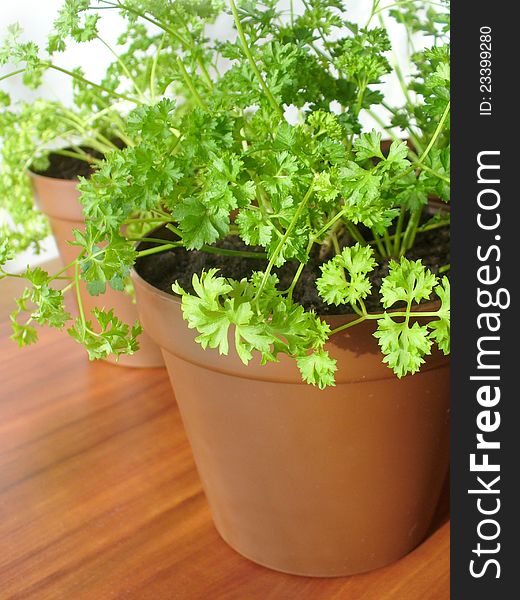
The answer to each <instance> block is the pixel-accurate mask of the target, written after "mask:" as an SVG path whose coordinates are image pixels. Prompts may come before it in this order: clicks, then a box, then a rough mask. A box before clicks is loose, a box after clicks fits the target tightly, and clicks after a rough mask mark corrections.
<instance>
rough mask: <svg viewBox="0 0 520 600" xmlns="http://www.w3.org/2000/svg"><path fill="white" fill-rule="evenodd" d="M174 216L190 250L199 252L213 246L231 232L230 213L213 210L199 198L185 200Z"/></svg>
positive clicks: (222, 210) (175, 210)
mask: <svg viewBox="0 0 520 600" xmlns="http://www.w3.org/2000/svg"><path fill="white" fill-rule="evenodd" d="M172 214H173V217H174V218H175V219H177V220H178V221H179V228H180V230H181V231H182V234H183V235H182V239H183V241H184V243H185V244H186V248H188V250H193V249H194V250H199V249H200V248H202V246H204V245H205V244H213V243H214V242H216V241H217V240H218V239H219V238H221V237H224V236H225V235H227V233H228V232H229V212H228V211H227V210H224V209H219V208H216V209H213V210H212V209H210V208H208V207H207V206H205V205H204V204H203V203H202V202H201V201H200V200H199V199H198V198H194V197H190V198H185V199H184V200H182V201H181V203H180V204H178V205H177V206H176V207H175V208H174V210H173V212H172Z"/></svg>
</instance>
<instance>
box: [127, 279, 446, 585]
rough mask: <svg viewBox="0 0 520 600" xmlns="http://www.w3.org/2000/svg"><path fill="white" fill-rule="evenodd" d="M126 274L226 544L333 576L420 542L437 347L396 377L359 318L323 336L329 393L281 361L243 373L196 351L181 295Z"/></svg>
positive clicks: (438, 379) (437, 488)
mask: <svg viewBox="0 0 520 600" xmlns="http://www.w3.org/2000/svg"><path fill="white" fill-rule="evenodd" d="M132 277H133V281H134V286H135V290H136V296H137V305H138V310H139V313H140V317H141V322H142V324H143V326H144V329H145V330H146V331H147V333H148V334H149V335H150V337H151V338H152V339H153V340H155V341H156V342H157V343H158V344H159V346H161V349H162V351H163V355H164V359H165V363H166V367H167V369H168V373H169V376H170V379H171V382H172V386H173V389H174V392H175V396H176V399H177V403H178V405H179V409H180V412H181V415H182V418H183V421H184V425H185V428H186V432H187V435H188V438H189V440H190V443H191V446H192V449H193V454H194V457H195V461H196V464H197V468H198V471H199V475H200V478H201V480H202V484H203V487H204V490H205V493H206V496H207V498H208V502H209V505H210V508H211V512H212V515H213V520H214V523H215V526H216V528H217V530H218V531H219V533H220V534H221V536H222V537H223V538H224V540H225V541H226V542H227V543H228V544H229V545H230V546H232V547H233V548H234V549H235V550H237V551H238V552H239V553H240V554H242V555H244V556H246V557H247V558H249V559H251V560H253V561H254V562H257V563H259V564H261V565H264V566H267V567H270V568H272V569H276V570H279V571H284V572H287V573H292V574H297V575H307V576H324V577H331V576H343V575H351V574H353V573H360V572H363V571H368V570H371V569H375V568H378V567H382V566H383V565H386V564H389V563H391V562H393V561H395V560H397V559H399V558H400V557H402V556H404V555H405V554H407V553H408V552H410V551H411V550H412V549H413V548H415V547H416V546H417V545H418V544H419V543H420V542H421V541H422V540H423V539H424V537H425V535H426V534H427V531H428V528H429V526H430V523H431V520H432V516H433V514H434V511H435V508H436V505H437V502H438V499H439V495H440V492H441V488H442V485H443V482H444V480H445V477H446V474H447V470H448V463H449V448H448V445H449V425H448V417H449V408H450V390H449V362H448V360H447V359H446V358H445V357H444V356H443V355H441V354H440V353H435V354H433V355H432V356H430V357H428V358H427V360H426V364H425V365H423V368H422V370H421V372H420V373H418V374H416V375H413V376H407V377H404V378H403V379H401V380H399V379H397V378H396V376H395V375H394V374H393V373H392V372H391V371H390V369H389V368H388V367H387V366H386V365H384V364H383V362H382V356H381V353H380V351H379V347H378V344H377V341H376V339H375V338H374V337H373V335H372V333H373V331H374V329H373V327H374V325H373V323H371V322H365V323H363V324H361V325H359V326H357V327H354V328H352V329H349V330H345V331H344V332H342V333H339V334H337V335H335V336H333V338H332V339H331V341H330V342H329V343H328V344H327V349H328V350H329V351H330V353H331V354H332V356H333V357H334V358H336V360H337V361H338V372H337V373H336V387H332V388H328V389H326V390H318V389H317V388H314V387H312V386H310V385H307V384H304V383H302V381H301V377H300V374H299V372H298V370H297V368H296V366H295V364H294V361H292V360H290V359H288V358H287V357H285V356H283V357H282V358H281V360H280V362H279V363H269V364H268V365H265V366H261V365H260V363H259V361H258V360H254V361H252V362H251V363H250V364H249V365H248V366H247V367H246V366H244V365H243V364H242V363H241V362H240V360H239V358H238V356H236V354H230V355H229V356H227V357H223V356H220V355H219V354H218V353H217V351H216V350H205V351H204V350H202V348H201V347H200V346H199V345H198V344H197V343H196V342H195V341H194V338H195V337H196V335H197V333H196V332H194V331H193V330H189V329H188V327H187V325H186V323H185V322H184V321H183V318H182V313H181V308H180V299H179V298H178V297H175V296H172V295H169V294H166V293H165V292H162V291H160V290H158V289H157V288H155V287H153V286H151V285H150V284H149V283H147V282H146V281H145V280H144V279H142V278H141V277H140V276H139V274H138V273H136V272H135V271H134V272H133V274H132ZM425 308H427V307H426V306H425ZM348 318H351V317H349V316H341V317H330V318H328V319H327V320H328V321H329V322H330V323H331V324H332V325H333V326H337V325H339V324H340V323H342V322H345V321H346V320H347V319H348ZM231 347H232V346H231Z"/></svg>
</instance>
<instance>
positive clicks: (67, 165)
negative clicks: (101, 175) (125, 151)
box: [34, 148, 103, 181]
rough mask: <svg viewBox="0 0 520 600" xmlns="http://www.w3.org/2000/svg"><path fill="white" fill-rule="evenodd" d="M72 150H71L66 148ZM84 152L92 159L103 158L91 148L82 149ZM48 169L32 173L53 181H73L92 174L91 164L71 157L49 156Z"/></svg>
mask: <svg viewBox="0 0 520 600" xmlns="http://www.w3.org/2000/svg"><path fill="white" fill-rule="evenodd" d="M66 149H67V150H72V148H66ZM83 150H85V152H88V154H90V156H92V158H103V155H102V154H101V153H100V152H97V151H96V150H92V149H91V148H83ZM49 162H50V165H49V168H48V169H46V170H45V171H34V172H35V173H38V175H43V176H44V177H52V178H53V179H66V180H68V181H73V180H74V179H78V177H90V176H91V175H92V173H93V172H94V167H93V165H92V164H90V163H88V162H87V161H85V160H80V159H79V158H73V157H71V156H62V155H61V154H54V153H51V154H49Z"/></svg>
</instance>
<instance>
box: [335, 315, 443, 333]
mask: <svg viewBox="0 0 520 600" xmlns="http://www.w3.org/2000/svg"><path fill="white" fill-rule="evenodd" d="M386 314H388V315H390V316H391V317H404V318H408V319H410V317H415V318H417V319H421V318H423V317H438V316H439V311H435V312H433V311H432V312H430V311H419V310H418V311H412V310H410V311H397V312H388V313H387V312H384V313H366V314H363V316H361V317H359V319H355V320H354V321H349V322H348V323H344V324H343V325H340V326H339V327H336V329H333V330H332V331H331V332H330V334H329V335H334V334H335V333H339V332H340V331H344V330H345V329H349V328H350V327H354V326H355V325H359V323H363V321H374V320H377V319H382V318H384V316H385V315H386Z"/></svg>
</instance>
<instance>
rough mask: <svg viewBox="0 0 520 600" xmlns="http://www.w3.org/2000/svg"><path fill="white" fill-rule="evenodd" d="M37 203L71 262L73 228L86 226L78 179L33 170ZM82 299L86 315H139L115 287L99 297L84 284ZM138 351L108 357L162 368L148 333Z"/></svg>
mask: <svg viewBox="0 0 520 600" xmlns="http://www.w3.org/2000/svg"><path fill="white" fill-rule="evenodd" d="M30 177H31V180H32V183H33V189H34V196H35V202H36V204H37V206H38V208H39V209H40V210H41V211H42V212H43V213H44V214H45V215H46V216H47V217H48V218H49V222H50V224H51V229H52V232H53V234H54V237H55V239H56V244H57V246H58V250H59V252H60V256H61V259H62V261H63V264H64V265H67V264H69V263H71V262H72V261H73V260H74V259H75V258H76V256H77V255H78V249H77V247H76V246H71V245H70V244H69V243H68V242H69V241H70V240H72V239H74V237H73V235H72V230H73V229H81V230H84V229H85V224H84V219H83V213H82V210H81V204H80V202H79V192H78V189H77V181H69V180H65V179H56V178H53V177H45V176H43V175H38V174H36V173H32V172H30ZM69 275H72V273H69ZM80 294H81V300H82V302H83V306H84V307H85V311H86V314H87V315H90V312H91V311H92V309H94V308H95V307H98V308H104V307H106V308H113V309H114V312H115V314H116V315H117V316H118V317H119V318H120V319H121V320H122V321H124V322H125V323H128V324H129V325H132V324H133V323H134V321H135V320H136V319H137V318H138V316H137V309H136V306H135V304H134V303H133V301H132V299H131V298H130V296H128V295H127V294H125V293H122V292H117V291H115V290H112V289H107V291H106V292H105V293H104V294H102V295H100V296H91V295H90V294H89V293H88V292H87V289H86V286H85V285H84V283H83V282H82V283H81V287H80ZM139 346H140V349H139V352H136V353H135V354H133V355H130V356H124V355H122V356H120V357H119V359H118V360H116V359H115V357H109V358H107V359H106V360H107V361H108V362H110V363H113V364H117V365H121V366H125V367H161V366H163V365H164V361H163V358H162V355H161V351H160V349H159V348H158V346H157V345H156V344H155V342H153V341H152V340H151V338H150V337H149V336H148V335H147V334H146V333H142V334H141V335H140V336H139Z"/></svg>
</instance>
